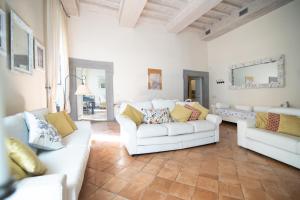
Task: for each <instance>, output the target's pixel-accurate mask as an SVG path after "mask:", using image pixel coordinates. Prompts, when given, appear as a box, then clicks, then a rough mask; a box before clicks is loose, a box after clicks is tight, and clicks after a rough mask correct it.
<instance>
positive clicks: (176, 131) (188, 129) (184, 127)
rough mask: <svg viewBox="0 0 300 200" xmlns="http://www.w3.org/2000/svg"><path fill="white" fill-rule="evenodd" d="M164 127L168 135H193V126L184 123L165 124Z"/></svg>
mask: <svg viewBox="0 0 300 200" xmlns="http://www.w3.org/2000/svg"><path fill="white" fill-rule="evenodd" d="M164 126H166V127H167V129H168V135H170V136H172V135H181V134H187V133H193V132H194V127H193V125H191V124H189V123H185V122H171V123H166V124H164Z"/></svg>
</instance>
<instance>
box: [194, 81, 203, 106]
mask: <svg viewBox="0 0 300 200" xmlns="http://www.w3.org/2000/svg"><path fill="white" fill-rule="evenodd" d="M202 92H203V91H202V79H201V78H196V79H195V97H194V99H193V101H196V102H199V103H200V104H201V105H202V103H203V102H202V101H203V100H202V99H203V98H202Z"/></svg>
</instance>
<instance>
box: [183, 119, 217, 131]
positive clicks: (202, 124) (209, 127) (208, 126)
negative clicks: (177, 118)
mask: <svg viewBox="0 0 300 200" xmlns="http://www.w3.org/2000/svg"><path fill="white" fill-rule="evenodd" d="M188 123H189V124H191V125H193V127H194V132H204V131H213V130H215V128H216V126H215V124H213V123H212V122H210V121H207V120H197V121H189V122H188Z"/></svg>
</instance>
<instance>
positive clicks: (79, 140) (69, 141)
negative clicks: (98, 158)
mask: <svg viewBox="0 0 300 200" xmlns="http://www.w3.org/2000/svg"><path fill="white" fill-rule="evenodd" d="M75 124H76V126H77V127H78V129H77V130H76V131H74V133H72V134H71V135H68V136H66V137H64V138H63V143H64V145H65V146H72V145H77V146H84V147H86V146H88V145H89V143H90V137H91V123H90V122H88V121H77V122H75Z"/></svg>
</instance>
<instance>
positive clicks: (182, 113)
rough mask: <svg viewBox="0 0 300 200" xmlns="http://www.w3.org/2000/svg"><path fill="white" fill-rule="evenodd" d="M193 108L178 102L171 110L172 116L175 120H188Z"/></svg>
mask: <svg viewBox="0 0 300 200" xmlns="http://www.w3.org/2000/svg"><path fill="white" fill-rule="evenodd" d="M192 112H193V111H192V110H190V109H188V108H186V107H184V106H181V105H178V104H176V106H175V108H174V109H173V110H172V112H171V117H172V119H173V120H174V121H175V122H187V121H188V120H189V118H190V116H191V114H192Z"/></svg>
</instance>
